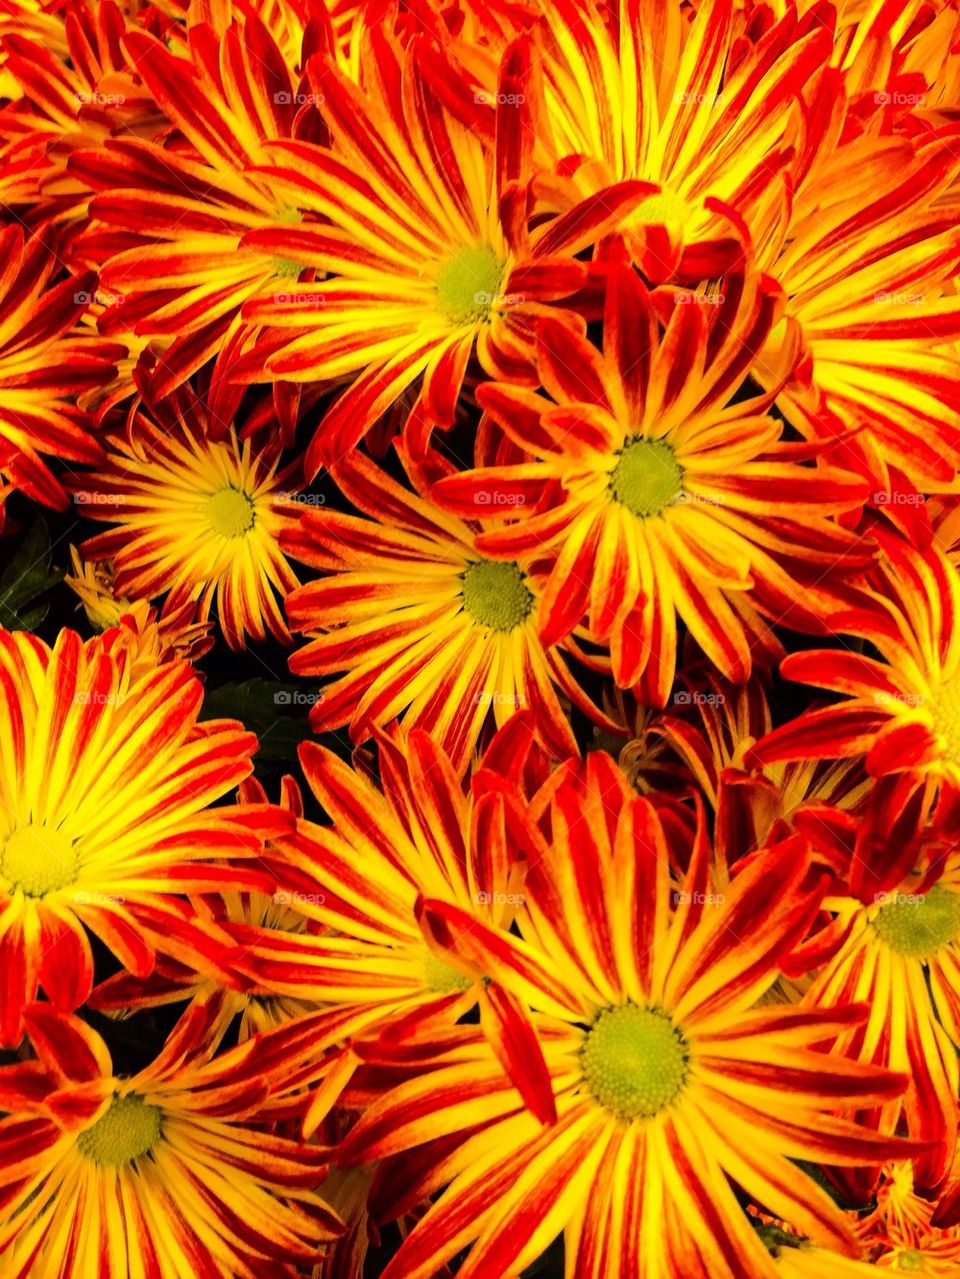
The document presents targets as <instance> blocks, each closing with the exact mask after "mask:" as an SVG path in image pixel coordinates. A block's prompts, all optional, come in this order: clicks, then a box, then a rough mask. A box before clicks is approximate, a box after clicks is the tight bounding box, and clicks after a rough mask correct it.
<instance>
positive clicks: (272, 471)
mask: <svg viewBox="0 0 960 1279" xmlns="http://www.w3.org/2000/svg"><path fill="white" fill-rule="evenodd" d="M210 436H211V426H210V417H209V415H208V413H207V411H206V410H205V409H204V408H203V407H202V405H201V404H200V403H199V401H197V400H195V399H194V398H193V397H192V395H190V394H188V393H187V392H186V390H183V391H181V392H178V393H176V394H175V395H173V396H171V397H169V398H168V399H167V400H165V401H164V402H163V403H161V404H158V405H154V406H152V408H151V409H150V410H149V416H148V410H147V409H145V408H144V409H142V410H140V411H139V412H138V413H137V414H136V416H135V417H134V419H133V421H132V423H131V424H129V426H128V429H127V430H126V431H125V432H123V433H121V434H116V435H113V436H110V437H109V438H108V439H107V440H106V447H107V450H108V452H107V457H106V461H105V463H104V465H103V466H102V467H101V468H100V470H98V471H96V472H93V473H87V474H84V475H82V476H77V477H76V478H75V480H74V481H73V484H72V488H73V492H74V500H75V501H76V502H77V503H78V504H79V505H80V506H82V508H83V512H84V514H85V515H87V516H88V517H89V518H90V519H93V520H99V521H104V522H107V523H112V524H116V525H117V527H116V528H114V529H111V530H110V531H109V532H107V533H100V534H98V535H97V536H96V537H92V538H89V539H88V540H87V541H86V542H84V543H83V545H82V546H81V548H80V550H81V552H82V554H83V555H84V556H85V557H86V558H87V559H89V560H94V561H97V560H107V561H110V562H111V564H112V566H113V574H114V577H113V588H114V590H115V591H116V592H117V593H118V594H120V595H123V596H129V597H131V598H132V599H147V600H149V599H155V598H156V597H157V596H159V595H162V594H165V593H166V594H167V598H166V605H165V607H166V608H167V609H170V610H174V609H178V608H180V607H181V606H183V605H196V607H197V617H198V619H199V620H200V621H201V622H204V621H206V620H207V618H209V617H210V616H211V613H212V612H213V610H214V607H215V608H216V615H217V620H218V621H219V624H220V628H221V630H222V632H223V635H224V638H225V639H226V641H227V643H228V644H229V645H230V647H231V648H234V649H239V648H242V647H243V646H244V642H245V639H246V637H248V636H249V637H250V638H252V639H256V640H262V639H263V638H264V637H265V635H266V634H267V632H269V633H270V634H272V635H275V636H276V637H277V638H278V639H281V640H284V641H287V642H289V639H290V636H289V632H288V631H287V627H286V624H285V622H284V620H283V614H282V612H281V609H280V604H279V601H278V599H277V596H278V595H279V596H281V597H283V596H284V595H286V594H288V593H289V592H290V591H292V590H293V589H294V587H296V585H297V578H296V575H295V574H294V572H293V570H292V569H291V568H290V565H289V563H288V562H287V559H286V557H285V556H284V554H283V552H282V551H281V549H280V534H281V532H282V531H283V529H285V528H288V527H290V526H292V524H293V523H294V519H293V516H292V515H291V514H290V513H289V505H288V504H285V503H284V501H283V498H284V497H285V495H286V496H288V491H287V490H284V488H283V487H282V486H283V479H282V476H281V475H279V474H278V465H279V461H280V456H279V449H278V448H277V447H276V445H275V444H274V445H268V446H266V447H265V448H263V449H259V450H258V449H256V448H255V447H254V445H253V444H252V442H251V441H249V440H246V441H244V442H243V443H241V442H240V441H239V440H238V439H237V435H236V432H235V431H234V430H233V429H232V428H231V429H230V430H229V431H228V433H227V435H226V436H225V437H224V438H223V439H219V440H213V439H211V438H210Z"/></svg>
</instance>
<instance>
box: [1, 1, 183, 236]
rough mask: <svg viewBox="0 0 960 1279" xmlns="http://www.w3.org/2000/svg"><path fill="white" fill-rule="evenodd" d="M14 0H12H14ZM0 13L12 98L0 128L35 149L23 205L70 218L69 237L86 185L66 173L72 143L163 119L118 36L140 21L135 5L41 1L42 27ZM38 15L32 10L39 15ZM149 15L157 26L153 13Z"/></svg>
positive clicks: (148, 128) (36, 217) (37, 217)
mask: <svg viewBox="0 0 960 1279" xmlns="http://www.w3.org/2000/svg"><path fill="white" fill-rule="evenodd" d="M19 2H20V0H18V3H19ZM10 7H11V6H10V4H9V3H7V4H5V6H4V8H5V9H7V10H8V13H7V14H6V15H0V33H2V34H3V35H4V39H3V42H2V53H0V58H2V61H3V73H4V75H5V77H6V78H7V79H8V80H12V81H13V83H14V85H15V86H16V99H17V100H16V101H15V102H14V103H12V104H10V105H8V106H7V107H6V108H5V110H4V111H3V115H2V126H0V129H2V132H3V134H4V135H5V136H6V137H7V138H9V139H11V140H14V141H15V142H17V143H18V144H20V145H21V146H23V147H36V148H39V150H40V157H41V158H40V161H39V165H40V172H39V174H38V182H37V186H36V189H35V190H34V191H33V192H31V193H29V196H28V199H27V204H28V206H29V207H28V209H27V210H25V214H26V216H28V217H29V219H30V221H31V222H35V223H40V224H43V223H47V222H49V221H56V222H60V223H63V222H66V223H68V227H69V231H70V233H71V234H70V236H68V237H65V239H64V248H65V249H66V248H68V247H69V242H70V239H71V238H72V234H73V232H74V231H75V230H76V228H77V226H78V224H80V223H81V222H82V219H84V218H85V216H86V212H87V200H88V198H89V195H90V189H89V188H88V187H87V186H86V185H85V184H84V183H83V182H80V181H78V180H77V178H76V177H74V176H73V175H70V174H67V172H66V166H67V160H68V157H69V156H70V155H71V154H72V153H73V152H74V151H75V150H77V149H79V148H83V147H92V146H98V145H103V144H104V143H105V142H106V141H107V140H108V139H109V138H110V137H111V136H113V135H114V134H119V133H123V134H124V135H125V136H134V135H141V136H146V137H152V136H153V135H154V134H156V133H157V132H158V130H159V129H161V128H162V127H163V126H164V124H165V121H164V119H163V117H162V115H161V114H160V112H159V111H158V109H157V107H156V106H155V104H154V102H153V99H152V97H151V95H150V93H149V91H148V90H147V89H146V88H145V87H144V85H143V83H142V81H141V80H140V78H139V76H138V75H137V73H136V68H135V66H134V65H133V64H132V63H131V62H130V60H129V58H128V56H127V53H126V50H125V47H124V37H125V35H126V33H127V31H128V30H131V29H133V28H134V26H135V25H136V23H137V21H138V17H137V10H138V9H139V8H140V5H139V4H131V5H127V4H122V5H120V4H116V3H114V2H113V0H103V2H102V3H93V2H92V0H77V2H76V3H74V4H71V5H70V6H65V5H58V4H46V5H44V9H45V12H44V13H43V15H42V19H43V28H45V29H38V30H31V29H30V26H31V25H32V24H29V23H23V22H18V21H17V19H16V17H15V16H14V15H11V14H10V13H9V9H10ZM40 17H41V15H39V14H38V15H37V18H38V19H39V18H40ZM151 21H152V22H153V24H154V25H155V26H159V25H161V22H160V20H159V19H158V17H157V15H153V17H152V18H151Z"/></svg>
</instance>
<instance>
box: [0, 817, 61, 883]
mask: <svg viewBox="0 0 960 1279" xmlns="http://www.w3.org/2000/svg"><path fill="white" fill-rule="evenodd" d="M77 860H78V858H77V848H76V845H75V844H73V843H72V842H71V841H70V840H69V839H67V837H66V835H63V834H61V833H60V831H58V830H50V829H49V828H48V827H46V826H40V825H34V824H33V823H30V824H29V825H28V826H21V827H20V829H19V830H15V831H14V832H13V834H12V835H10V837H9V838H8V839H7V841H6V843H5V844H4V845H3V847H2V848H0V875H2V877H3V878H4V879H5V880H7V881H8V883H9V884H10V885H11V888H12V889H13V890H14V891H15V890H16V889H18V888H19V889H21V890H22V891H23V892H24V893H25V894H26V895H27V896H28V897H43V896H44V895H45V894H46V893H53V892H56V891H57V889H59V888H66V887H67V885H68V884H72V883H73V882H74V881H75V880H76V878H77Z"/></svg>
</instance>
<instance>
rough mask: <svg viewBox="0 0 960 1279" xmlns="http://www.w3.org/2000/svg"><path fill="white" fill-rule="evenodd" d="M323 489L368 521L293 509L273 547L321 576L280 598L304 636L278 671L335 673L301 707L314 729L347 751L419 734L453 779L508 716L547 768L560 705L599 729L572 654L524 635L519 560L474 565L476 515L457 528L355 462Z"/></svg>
mask: <svg viewBox="0 0 960 1279" xmlns="http://www.w3.org/2000/svg"><path fill="white" fill-rule="evenodd" d="M408 465H409V463H408ZM410 471H411V473H412V475H413V478H414V480H415V481H416V479H417V478H418V477H417V471H416V468H415V467H413V466H412V465H410ZM334 478H335V480H336V483H337V486H338V488H339V489H340V491H341V492H342V493H343V494H344V495H345V496H346V497H347V498H348V499H349V501H350V502H351V503H352V505H353V506H355V507H356V508H357V509H358V510H360V511H362V512H363V513H364V515H365V516H367V517H368V518H361V517H359V516H355V515H346V514H341V513H340V512H336V511H332V510H328V509H327V508H326V507H320V508H317V509H311V508H310V507H309V506H305V507H304V510H303V514H302V515H301V517H300V522H299V524H298V525H297V526H296V527H295V528H291V529H289V530H287V531H286V532H285V533H284V534H283V538H282V546H283V549H284V550H285V551H286V552H287V553H288V554H290V555H292V556H294V557H295V558H296V559H298V560H301V561H302V562H304V563H306V564H308V565H310V567H312V568H315V569H320V570H322V571H323V573H324V576H323V577H322V578H320V579H319V580H318V581H314V582H308V583H307V584H306V585H304V586H301V587H300V588H299V589H298V590H295V591H293V592H292V593H291V594H289V595H287V597H286V608H287V617H288V619H289V621H290V625H291V626H292V627H293V629H294V630H297V631H302V632H304V633H305V634H306V636H307V639H308V643H307V644H306V645H305V646H304V647H303V648H301V649H300V650H298V651H297V652H296V653H295V654H294V655H293V656H292V657H291V659H290V669H291V670H292V671H293V672H294V673H295V674H297V675H311V676H317V675H332V674H335V673H336V672H339V671H345V672H346V673H345V674H343V675H341V676H340V678H339V679H337V680H335V681H333V682H332V683H330V684H328V685H327V686H326V687H325V688H324V689H323V692H322V694H321V696H320V697H319V700H318V701H317V702H316V703H315V704H314V706H313V708H312V710H311V713H310V722H311V725H312V727H313V728H314V730H315V731H316V732H325V731H329V730H330V729H335V728H339V727H341V726H342V725H344V724H348V723H349V725H350V733H351V736H352V738H353V740H354V741H357V742H359V741H362V740H363V739H364V738H366V737H368V736H369V735H370V734H371V733H372V732H373V731H374V730H375V729H377V728H381V727H383V726H385V725H386V724H387V723H388V722H389V721H390V720H393V719H396V718H397V717H402V720H403V724H404V727H405V728H407V729H411V728H421V729H424V730H425V731H427V732H429V733H430V734H431V735H432V736H433V737H434V739H435V740H436V741H437V743H438V744H439V745H440V746H441V747H442V748H443V750H444V751H445V752H446V753H447V754H448V755H449V757H450V759H451V760H452V761H453V764H454V767H455V768H456V769H457V771H458V772H459V773H463V772H464V771H465V770H466V768H467V767H468V765H469V764H470V762H471V760H472V758H473V755H474V752H475V749H476V746H477V742H478V740H479V739H480V738H481V735H482V733H483V731H484V729H485V728H486V727H489V726H491V725H492V724H496V725H497V726H500V725H502V724H504V723H506V722H507V720H509V719H510V718H511V716H513V715H515V714H516V712H517V711H518V710H530V711H532V712H533V713H534V722H535V724H536V728H537V733H538V736H539V738H540V740H541V742H542V743H543V744H544V746H545V747H546V748H547V749H548V750H549V751H551V752H552V754H553V755H554V757H555V758H557V759H564V758H566V757H567V756H568V755H571V754H574V753H576V749H577V747H576V741H575V739H574V736H573V733H572V731H571V728H570V724H569V720H568V717H567V712H566V710H565V709H564V706H563V705H561V702H560V700H559V699H560V697H563V698H564V700H565V701H566V702H568V704H570V705H573V706H576V707H577V708H578V709H579V710H581V711H584V712H585V713H586V714H588V715H590V716H592V717H593V718H594V719H595V720H597V721H599V722H601V723H606V724H607V726H608V727H613V724H612V722H611V721H609V720H608V719H607V718H606V717H605V716H604V715H603V714H602V712H601V711H600V710H599V709H598V708H597V707H595V706H594V705H593V703H592V702H591V701H590V699H589V697H588V696H587V694H586V693H585V692H584V691H583V689H582V688H581V687H580V685H579V684H578V683H577V681H576V680H575V679H574V676H573V674H572V673H571V670H570V666H569V658H570V657H572V656H574V655H575V654H576V653H577V651H578V650H577V646H576V643H575V642H573V641H568V642H566V643H565V644H564V645H562V646H558V647H557V648H549V647H547V646H545V645H544V644H542V643H541V641H540V639H539V637H538V634H537V623H538V606H539V601H540V597H541V595H542V586H541V584H540V583H539V582H538V580H537V577H536V574H535V568H536V564H535V561H534V559H533V557H530V556H523V557H521V558H520V560H519V561H518V562H512V563H509V562H503V561H498V560H492V559H489V558H487V557H486V556H484V555H481V554H480V553H479V552H478V551H477V550H476V548H475V539H476V530H477V529H478V528H479V527H480V525H479V521H478V519H477V518H476V515H475V517H474V519H473V520H472V521H470V522H465V521H464V520H460V519H457V518H456V517H454V516H450V515H447V514H445V513H444V512H443V511H441V510H439V509H438V508H437V507H436V506H435V505H434V503H432V502H431V501H430V499H429V498H428V497H425V496H424V495H423V492H422V491H417V492H412V491H411V490H410V489H408V488H404V487H403V486H401V485H400V484H398V483H396V482H395V481H394V480H392V479H391V478H390V477H389V476H388V475H387V474H386V473H385V472H384V471H382V470H381V469H380V468H378V467H377V466H375V465H374V463H373V462H371V461H370V460H369V459H367V458H365V457H364V456H362V455H360V454H357V455H355V457H354V458H352V459H350V460H349V461H348V462H346V463H345V464H344V465H342V466H340V467H338V468H336V470H335V471H334ZM424 487H425V485H424V484H423V483H421V484H420V485H419V489H420V490H422V489H423V488H424ZM486 509H487V507H485V506H483V505H480V506H478V507H477V512H476V514H477V515H480V514H482V513H483V512H484V511H485V510H486Z"/></svg>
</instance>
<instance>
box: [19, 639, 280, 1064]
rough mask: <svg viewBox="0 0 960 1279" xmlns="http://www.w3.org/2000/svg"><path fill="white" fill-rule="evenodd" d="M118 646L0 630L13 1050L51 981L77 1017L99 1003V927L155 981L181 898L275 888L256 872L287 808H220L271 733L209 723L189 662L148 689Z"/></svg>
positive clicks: (168, 667)
mask: <svg viewBox="0 0 960 1279" xmlns="http://www.w3.org/2000/svg"><path fill="white" fill-rule="evenodd" d="M115 637H116V632H108V633H107V634H106V635H105V636H103V637H99V638H97V639H94V640H90V641H89V642H88V643H86V644H84V643H82V642H81V640H80V638H79V636H78V635H77V634H76V633H75V632H73V631H69V630H62V631H61V632H60V634H59V636H58V638H57V642H56V645H55V646H54V647H53V648H52V649H51V648H49V647H48V646H47V645H46V644H44V643H43V642H42V641H41V640H39V639H37V638H35V637H34V636H32V635H28V634H22V633H20V632H17V633H14V634H11V633H9V632H7V631H0V726H2V732H0V736H2V738H3V741H4V743H5V746H4V750H3V755H2V759H0V977H2V985H3V990H4V997H3V1000H2V1001H0V1046H9V1045H11V1044H17V1043H18V1042H19V1040H20V1037H21V1033H22V1031H21V1020H20V1017H21V1011H22V1008H23V1005H24V1004H25V1003H27V1002H29V1001H30V1000H32V999H33V998H35V996H36V992H37V988H38V986H42V987H43V989H44V991H45V993H46V995H47V997H48V998H49V999H50V1000H52V1001H53V1003H55V1004H56V1005H57V1006H58V1007H60V1008H64V1009H67V1010H69V1009H73V1008H76V1007H78V1006H79V1005H80V1004H82V1003H83V1002H84V1000H85V999H86V998H87V996H88V995H89V993H90V988H91V985H92V980H93V956H92V953H91V949H90V943H89V941H88V938H87V935H86V932H85V931H84V928H85V927H86V928H89V930H90V931H91V932H92V933H94V934H96V935H97V936H98V937H99V938H100V939H101V940H102V941H103V942H104V943H105V944H106V945H107V946H108V947H109V948H110V950H112V951H113V953H114V954H115V955H116V957H117V958H118V959H119V960H120V962H121V964H122V965H123V966H124V967H125V968H126V969H128V970H129V971H130V972H132V973H136V974H139V975H140V976H146V975H148V974H149V973H150V972H151V970H152V968H153V964H154V958H155V948H156V945H157V942H158V939H162V936H163V933H164V931H165V929H166V927H167V925H166V923H165V920H166V918H167V916H168V914H169V911H168V910H167V909H166V903H167V902H168V900H169V898H170V896H171V895H172V894H178V893H190V892H192V893H203V892H216V891H218V890H219V889H220V888H221V887H223V885H224V884H225V883H229V884H232V885H233V886H234V887H236V888H237V889H240V888H248V889H260V890H263V889H264V887H266V889H267V891H269V890H270V889H271V888H272V882H271V881H270V879H269V878H268V877H267V876H265V874H264V872H263V870H262V869H260V870H255V869H253V868H252V867H251V866H250V864H249V863H250V860H251V859H253V858H255V857H256V855H257V854H258V853H259V851H260V848H261V845H262V841H263V838H264V837H265V836H268V835H270V834H271V833H276V830H277V827H278V823H280V825H282V824H283V823H282V822H281V821H280V819H281V816H282V814H281V813H280V810H274V809H270V808H268V807H265V806H262V805H252V806H250V805H247V806H243V807H241V806H237V807H234V808H214V809H211V808H209V805H211V804H212V803H213V802H214V801H215V800H217V799H219V798H220V797H221V796H223V795H225V794H226V793H227V792H228V791H230V790H231V789H233V788H234V787H235V786H236V785H237V784H238V783H239V782H240V781H241V780H242V779H243V778H244V777H245V776H246V775H247V774H248V773H249V772H250V771H251V769H252V765H251V762H250V756H251V754H252V752H253V751H254V750H255V749H256V738H255V737H254V736H253V734H252V733H247V732H244V730H243V728H242V726H241V725H240V724H238V723H236V722H235V721H233V720H210V721H209V722H206V723H198V722H197V717H198V715H199V712H200V709H201V704H202V701H203V691H202V688H201V685H200V681H199V680H198V679H197V678H196V676H195V674H194V673H193V671H192V669H191V668H190V667H189V666H188V665H186V664H185V663H182V662H168V663H166V664H165V665H163V666H160V667H156V668H154V669H152V670H150V671H148V672H147V673H146V674H144V675H142V676H139V677H137V678H135V679H134V678H133V677H132V676H131V664H130V661H129V654H128V651H127V649H126V648H125V647H124V646H123V645H119V646H117V645H114V644H113V643H112V641H113V639H114V638H115ZM224 859H227V860H224ZM245 862H246V863H248V864H247V865H245V864H244V863H245Z"/></svg>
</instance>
